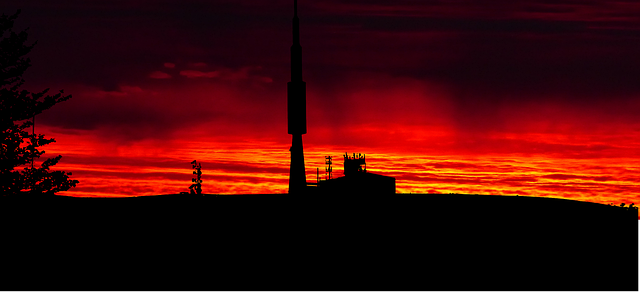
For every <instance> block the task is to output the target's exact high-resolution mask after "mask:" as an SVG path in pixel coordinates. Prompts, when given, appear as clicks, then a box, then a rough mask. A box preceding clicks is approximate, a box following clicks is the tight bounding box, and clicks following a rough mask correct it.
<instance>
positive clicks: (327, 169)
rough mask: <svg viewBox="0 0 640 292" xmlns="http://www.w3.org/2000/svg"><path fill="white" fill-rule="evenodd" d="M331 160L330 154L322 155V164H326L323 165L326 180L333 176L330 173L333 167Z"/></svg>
mask: <svg viewBox="0 0 640 292" xmlns="http://www.w3.org/2000/svg"><path fill="white" fill-rule="evenodd" d="M331 160H332V157H331V155H329V156H325V157H324V164H325V165H326V166H325V173H326V174H325V179H326V180H330V179H332V178H333V175H332V171H333V167H332V166H331V165H332V164H333V163H332V161H331Z"/></svg>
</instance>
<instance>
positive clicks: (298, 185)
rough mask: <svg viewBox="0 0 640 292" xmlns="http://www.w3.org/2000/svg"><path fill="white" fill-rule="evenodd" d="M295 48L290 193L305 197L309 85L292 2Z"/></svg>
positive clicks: (289, 105)
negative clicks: (304, 69) (303, 140)
mask: <svg viewBox="0 0 640 292" xmlns="http://www.w3.org/2000/svg"><path fill="white" fill-rule="evenodd" d="M292 24H293V31H292V32H293V44H292V45H291V82H288V83H287V118H288V127H289V134H291V148H289V151H290V152H291V165H290V168H289V193H290V194H295V193H303V192H304V191H305V189H306V186H307V180H306V177H305V169H304V152H303V150H302V135H303V134H306V133H307V101H306V99H307V84H306V83H305V82H304V81H302V46H301V45H300V20H299V19H298V1H297V0H293V23H292Z"/></svg>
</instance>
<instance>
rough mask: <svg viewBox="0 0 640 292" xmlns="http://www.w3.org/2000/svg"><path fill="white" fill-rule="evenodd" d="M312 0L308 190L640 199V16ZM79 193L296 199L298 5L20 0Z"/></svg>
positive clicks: (587, 8)
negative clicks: (336, 181) (347, 167)
mask: <svg viewBox="0 0 640 292" xmlns="http://www.w3.org/2000/svg"><path fill="white" fill-rule="evenodd" d="M491 3H492V4H483V5H480V4H479V2H477V1H470V0H469V1H467V0H463V1H455V2H447V1H410V0H400V1H355V0H354V1H339V0H322V1H304V0H301V1H299V4H298V5H299V7H298V10H299V11H298V13H299V17H300V30H301V37H300V39H301V45H302V58H303V79H304V81H305V82H306V83H307V119H308V121H307V123H308V134H306V135H304V136H303V141H304V149H305V163H306V170H307V180H308V181H315V180H316V168H319V169H320V176H321V177H324V156H325V155H332V156H334V159H335V164H334V176H341V175H342V154H344V153H345V152H348V153H354V152H355V153H364V154H366V156H367V169H368V170H369V171H371V172H373V173H380V174H384V175H389V176H393V177H395V178H396V184H397V192H400V193H409V192H414V193H415V192H418V193H468V194H487V195H524V196H544V197H556V198H566V199H573V200H581V201H589V202H597V203H605V204H608V203H614V204H616V205H619V204H620V203H626V204H629V203H640V200H638V194H639V193H640V140H638V137H640V115H639V114H638V113H639V112H640V82H638V77H639V76H640V55H639V54H638V53H637V52H638V51H640V17H638V15H640V4H636V3H632V2H624V1H604V0H602V1H559V2H557V3H556V2H554V3H552V2H549V1H542V0H534V1H494V2H491ZM17 9H21V11H22V12H21V14H20V16H19V17H18V19H17V22H16V27H15V29H17V30H20V29H24V28H26V27H29V40H30V42H35V41H37V42H38V43H37V45H36V46H35V48H34V49H33V50H32V52H31V53H30V54H29V57H30V58H31V61H32V67H31V68H30V69H29V70H28V71H27V73H26V74H25V76H24V77H25V79H26V83H25V88H26V89H30V90H33V91H41V90H42V89H44V88H51V91H52V92H57V90H60V89H64V91H65V93H68V94H72V95H73V98H71V99H70V100H68V101H65V102H63V103H61V104H58V105H56V106H55V107H53V108H52V109H50V110H48V111H46V112H44V113H43V114H41V115H39V116H37V117H36V123H37V125H36V132H39V133H43V134H45V135H46V137H53V138H55V139H56V143H53V144H50V145H48V146H47V147H45V150H46V151H47V152H46V153H47V154H46V155H45V156H47V155H50V156H53V155H62V156H63V157H62V160H61V161H60V163H59V164H58V165H56V166H55V168H54V169H56V170H65V171H71V172H72V173H73V175H72V178H73V179H77V180H79V181H80V183H79V184H78V186H77V187H75V188H73V189H71V190H69V191H66V192H63V193H61V194H62V195H69V196H83V197H84V196H87V197H95V196H99V197H103V196H106V197H116V196H141V195H157V194H170V193H178V192H183V191H188V187H189V185H190V184H191V178H192V177H193V174H192V173H191V171H192V170H191V165H190V162H191V161H192V160H194V159H197V160H198V161H199V162H201V163H202V169H203V177H202V178H203V180H204V182H203V186H202V188H203V191H204V192H205V193H213V194H251V193H286V192H287V188H288V175H289V170H288V169H289V159H290V158H289V152H288V148H289V146H290V143H291V136H290V135H288V134H287V120H286V119H287V116H286V82H287V81H289V78H290V72H289V61H290V60H289V47H290V46H291V42H292V40H291V18H292V14H293V11H292V10H293V8H292V3H291V1H284V0H282V1H281V0H278V1H257V0H238V1H224V0H216V1H171V0H166V1H56V2H51V1H40V0H21V1H13V0H10V1H9V3H8V4H7V5H3V8H2V13H4V14H13V13H15V11H16V10H17Z"/></svg>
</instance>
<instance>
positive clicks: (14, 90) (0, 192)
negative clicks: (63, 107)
mask: <svg viewBox="0 0 640 292" xmlns="http://www.w3.org/2000/svg"><path fill="white" fill-rule="evenodd" d="M18 14H20V10H18V11H17V12H16V14H14V15H10V16H7V15H4V14H2V15H1V16H0V139H1V140H2V152H1V153H0V196H11V195H18V194H24V193H30V194H40V195H53V194H55V193H56V192H60V191H66V190H68V189H69V188H71V187H75V186H76V184H77V183H78V181H77V180H70V179H69V176H70V175H71V173H70V172H69V173H66V172H64V171H50V170H49V169H50V167H51V166H54V165H55V164H57V163H58V161H60V158H61V157H62V156H61V155H58V156H57V157H55V158H49V159H47V160H45V161H44V162H43V163H42V164H41V165H40V167H34V165H33V162H34V160H35V159H37V158H39V157H40V156H41V155H42V154H44V153H45V152H44V151H40V150H38V149H37V148H38V147H40V146H44V145H47V144H49V143H53V142H55V139H51V138H50V139H45V138H44V135H42V134H39V135H36V134H35V130H32V133H31V134H29V133H28V131H27V130H28V128H29V127H33V126H34V123H35V116H36V115H38V114H40V113H41V112H42V111H44V110H46V109H49V108H51V107H52V106H53V105H55V104H57V103H59V102H62V101H65V100H67V99H69V98H71V95H66V96H64V95H62V94H63V93H64V92H63V91H62V90H60V93H58V94H56V95H46V96H45V94H46V93H47V92H48V91H49V89H48V88H47V89H45V90H44V91H42V92H38V93H32V92H29V91H27V90H20V87H21V86H22V85H23V84H24V79H22V75H23V74H24V73H25V71H26V70H27V68H29V67H30V66H31V60H30V59H29V58H25V55H26V54H27V53H29V52H30V51H31V49H33V47H34V46H35V43H34V44H32V45H26V44H25V42H26V41H27V32H26V30H24V31H21V32H19V33H16V32H14V31H13V30H12V28H13V23H14V20H15V19H16V18H17V17H18ZM43 97H44V98H43ZM42 98H43V99H42ZM23 165H25V167H24V169H23V170H22V171H20V170H16V168H17V167H19V166H23Z"/></svg>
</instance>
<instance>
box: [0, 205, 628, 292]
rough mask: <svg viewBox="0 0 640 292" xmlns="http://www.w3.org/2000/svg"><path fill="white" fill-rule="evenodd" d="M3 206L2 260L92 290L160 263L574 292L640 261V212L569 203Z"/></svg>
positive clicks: (396, 283) (373, 283)
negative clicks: (82, 282) (563, 287)
mask: <svg viewBox="0 0 640 292" xmlns="http://www.w3.org/2000/svg"><path fill="white" fill-rule="evenodd" d="M0 209H2V214H3V217H2V219H3V220H2V223H3V225H2V226H3V229H2V235H3V236H2V238H3V248H4V249H5V251H6V254H7V255H14V256H15V258H16V259H17V260H16V262H15V263H13V264H11V265H7V266H12V267H20V269H19V271H26V270H29V269H34V268H37V269H39V270H46V271H48V272H49V271H60V272H61V273H63V274H64V275H65V277H72V278H69V279H76V278H78V274H80V275H85V276H86V275H94V274H96V273H97V274H99V275H101V276H100V277H99V278H101V279H103V280H101V281H99V282H95V283H98V284H94V285H102V283H108V282H110V281H113V280H114V279H116V280H117V279H124V278H123V277H125V278H126V277H129V278H136V277H139V275H141V274H145V273H146V274H149V271H151V273H150V274H153V275H154V277H153V280H151V279H150V282H153V283H157V284H159V285H160V286H164V285H166V283H168V282H171V281H172V279H174V280H175V279H176V275H178V274H176V272H179V273H182V271H188V274H187V275H186V279H189V280H188V281H178V282H179V285H178V286H177V287H175V288H184V287H182V286H181V285H184V283H187V282H191V281H193V280H198V279H199V280H200V281H203V282H206V283H210V282H211V281H214V282H215V281H218V280H219V279H221V278H224V277H222V276H220V275H219V274H218V273H219V271H226V272H230V273H232V274H235V275H247V274H251V273H253V274H255V273H258V274H264V273H272V274H274V276H272V277H270V279H272V280H273V281H275V282H276V283H278V284H277V285H281V284H282V283H284V282H287V283H289V282H291V280H292V279H293V278H295V279H298V280H300V281H303V282H304V283H305V284H304V285H305V286H308V287H311V286H313V287H316V286H317V287H322V286H323V285H325V287H327V288H329V287H332V288H335V287H337V286H336V285H343V284H339V283H342V282H343V281H345V280H346V281H347V283H351V284H350V285H355V286H352V287H353V288H357V287H361V286H362V285H364V286H367V287H371V288H373V287H378V286H379V285H385V284H384V283H386V285H390V286H387V287H388V288H391V289H385V290H393V291H395V290H398V289H399V288H401V287H406V288H410V287H414V286H415V285H416V284H419V285H424V287H431V285H432V284H430V283H433V282H434V281H436V282H438V281H444V282H446V283H448V284H449V285H452V286H451V287H456V286H457V285H461V284H464V283H466V284H465V285H469V286H468V287H469V288H473V287H476V288H477V287H479V286H491V287H496V286H500V285H507V286H509V287H510V289H509V290H513V289H512V288H515V289H516V290H522V289H521V288H523V287H525V286H526V287H529V286H530V285H534V284H535V283H540V285H542V287H540V288H543V287H545V289H546V288H548V287H551V286H548V285H557V284H555V283H557V280H564V281H565V282H568V283H570V284H569V285H570V286H567V288H570V287H572V288H575V287H574V285H575V283H589V282H588V281H589V278H590V277H592V276H590V275H594V276H593V277H601V275H603V273H614V274H615V279H618V280H620V281H628V280H629V279H633V277H635V276H629V275H636V274H635V272H633V271H634V269H636V270H637V266H638V248H639V245H638V236H639V235H640V229H639V226H638V215H637V213H635V214H630V213H633V212H628V211H629V210H627V209H623V208H620V207H614V206H607V205H601V204H594V203H586V202H577V201H571V200H562V199H550V198H535V197H501V196H479V195H395V196H386V197H385V196H379V197H344V196H343V197H338V196H328V195H327V196H313V197H301V196H287V195H246V196H215V195H205V196H200V197H195V196H188V195H187V196H185V195H164V196H153V197H138V198H119V199H111V198H104V199H95V198H68V197H56V198H50V199H25V198H21V199H6V198H3V199H0ZM634 216H635V217H634ZM64 266H73V267H74V268H73V269H74V270H73V271H74V272H72V273H70V272H69V270H68V269H67V270H65V269H62V268H61V267H64ZM14 269H16V268H14ZM580 269H582V271H580V272H576V271H579V270H580ZM167 271H171V272H167ZM163 273H164V274H163ZM97 274H96V275H97ZM523 275H524V276H525V278H529V279H528V280H526V281H524V280H523V281H520V282H519V284H518V285H520V286H517V287H516V286H512V283H513V281H512V280H513V279H518V278H520V279H522V277H523ZM575 275H578V276H575ZM65 279H66V278H65ZM105 279H107V280H105ZM250 280H252V281H256V280H255V279H254V278H251V277H249V278H242V280H241V281H239V282H238V283H245V282H246V281H250ZM70 281H77V280H70ZM105 281H106V282H105ZM167 281H168V282H167ZM545 281H547V283H548V285H547V284H543V283H545ZM585 281H586V282H585ZM259 283H260V284H261V285H262V284H263V283H264V282H261V281H259ZM407 283H411V284H410V285H408V284H407ZM272 284H273V283H272ZM405 284H407V285H408V286H403V285H405ZM327 285H328V286H327ZM522 285H524V286H522ZM92 287H98V286H92ZM194 288H195V287H194ZM432 288H433V287H432Z"/></svg>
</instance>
